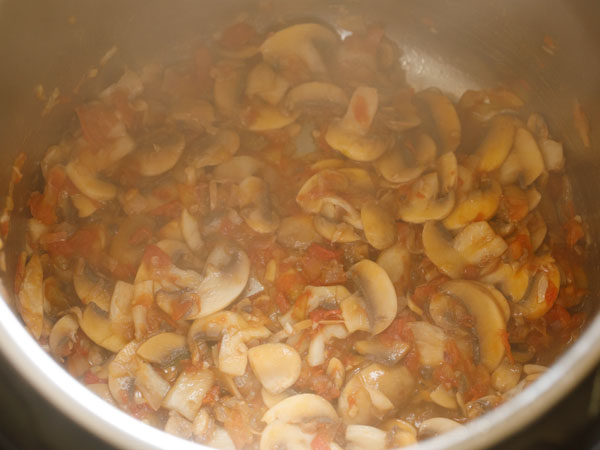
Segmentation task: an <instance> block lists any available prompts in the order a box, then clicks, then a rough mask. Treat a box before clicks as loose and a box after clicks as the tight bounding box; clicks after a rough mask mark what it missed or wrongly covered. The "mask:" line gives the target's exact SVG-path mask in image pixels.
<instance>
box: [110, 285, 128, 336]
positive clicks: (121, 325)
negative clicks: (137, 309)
mask: <svg viewBox="0 0 600 450" xmlns="http://www.w3.org/2000/svg"><path fill="white" fill-rule="evenodd" d="M133 293H134V287H133V285H132V284H129V283H126V282H125V281H121V280H119V281H117V283H116V284H115V288H114V290H113V294H112V297H111V299H110V308H109V313H108V318H109V320H110V323H111V326H112V329H113V331H115V332H116V333H117V334H120V335H122V336H123V337H131V336H132V326H133V317H132V315H131V302H132V301H133Z"/></svg>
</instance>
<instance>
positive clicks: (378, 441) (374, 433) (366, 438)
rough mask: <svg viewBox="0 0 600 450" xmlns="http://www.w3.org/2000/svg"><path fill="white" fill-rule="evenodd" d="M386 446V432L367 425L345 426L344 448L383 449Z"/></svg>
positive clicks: (351, 449) (360, 449) (354, 449)
mask: <svg viewBox="0 0 600 450" xmlns="http://www.w3.org/2000/svg"><path fill="white" fill-rule="evenodd" d="M386 447H387V433H386V432H385V431H383V430H380V429H379V428H375V427H370V426H368V425H348V427H347V428H346V448H347V449H348V450H362V449H367V448H368V449H369V450H384V449H385V448H386Z"/></svg>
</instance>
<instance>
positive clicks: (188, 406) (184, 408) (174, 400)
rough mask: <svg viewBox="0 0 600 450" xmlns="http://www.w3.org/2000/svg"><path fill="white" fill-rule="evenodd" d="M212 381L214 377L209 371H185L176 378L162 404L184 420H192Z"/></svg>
mask: <svg viewBox="0 0 600 450" xmlns="http://www.w3.org/2000/svg"><path fill="white" fill-rule="evenodd" d="M214 381H215V376H214V374H213V372H211V371H210V370H199V369H191V370H186V371H184V372H182V373H181V375H179V377H177V380H176V381H175V383H174V384H173V387H171V389H170V390H169V393H168V394H167V396H166V397H165V399H164V400H163V403H162V404H163V406H164V407H165V408H167V409H170V410H175V411H177V412H178V413H179V414H181V415H182V416H183V417H185V418H186V419H188V420H194V417H195V416H196V414H197V413H198V410H199V409H200V407H201V406H202V401H203V400H204V397H205V396H206V394H207V393H208V391H209V390H210V388H212V386H213V384H214Z"/></svg>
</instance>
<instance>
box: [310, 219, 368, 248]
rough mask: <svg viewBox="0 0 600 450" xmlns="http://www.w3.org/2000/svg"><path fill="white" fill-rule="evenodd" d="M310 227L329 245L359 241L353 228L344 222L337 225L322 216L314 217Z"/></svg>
mask: <svg viewBox="0 0 600 450" xmlns="http://www.w3.org/2000/svg"><path fill="white" fill-rule="evenodd" d="M312 225H314V229H315V230H316V231H317V233H318V234H319V236H321V237H323V238H325V239H327V240H328V241H329V242H331V243H336V242H340V243H348V242H356V241H360V236H359V235H358V234H357V233H356V232H355V231H354V227H353V226H352V225H349V224H347V223H345V222H341V223H337V222H334V221H332V220H329V219H326V218H325V217H323V216H314V218H313V220H312Z"/></svg>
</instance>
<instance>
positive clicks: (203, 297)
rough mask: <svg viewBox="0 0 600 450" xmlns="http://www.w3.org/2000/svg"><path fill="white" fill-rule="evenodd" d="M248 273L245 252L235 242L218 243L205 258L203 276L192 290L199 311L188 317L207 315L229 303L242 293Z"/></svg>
mask: <svg viewBox="0 0 600 450" xmlns="http://www.w3.org/2000/svg"><path fill="white" fill-rule="evenodd" d="M249 276H250V260H249V259H248V255H246V253H245V252H244V251H243V250H242V249H240V248H238V247H236V246H234V245H231V244H225V243H220V244H217V246H216V247H215V248H214V249H213V250H212V251H211V252H210V254H209V255H208V258H207V259H206V267H205V270H204V278H203V279H202V282H201V283H200V285H199V286H198V288H197V289H196V292H195V293H196V294H197V295H198V296H199V303H200V311H198V312H197V313H196V314H194V315H193V316H190V317H188V319H197V318H198V317H205V316H209V315H210V314H212V313H214V312H217V311H219V310H221V309H223V308H226V307H227V306H229V304H231V302H233V301H234V300H235V299H236V298H237V297H238V295H240V294H241V293H242V291H243V290H244V287H246V283H247V282H248V277H249Z"/></svg>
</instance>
